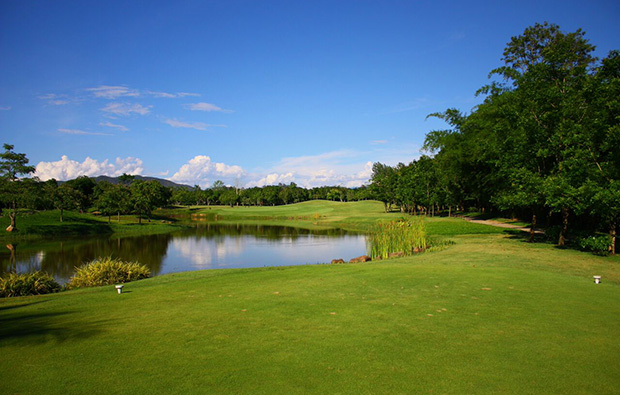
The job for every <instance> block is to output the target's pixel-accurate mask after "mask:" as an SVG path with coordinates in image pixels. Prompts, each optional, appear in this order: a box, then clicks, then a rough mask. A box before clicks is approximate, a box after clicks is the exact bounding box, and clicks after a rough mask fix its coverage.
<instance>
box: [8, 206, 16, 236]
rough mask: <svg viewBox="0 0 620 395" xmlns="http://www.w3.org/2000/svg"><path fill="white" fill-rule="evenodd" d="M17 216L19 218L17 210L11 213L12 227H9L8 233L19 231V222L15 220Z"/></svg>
mask: <svg viewBox="0 0 620 395" xmlns="http://www.w3.org/2000/svg"><path fill="white" fill-rule="evenodd" d="M16 216H17V213H16V212H15V210H13V211H11V212H10V213H9V218H10V219H11V225H9V227H8V228H7V231H9V232H15V231H16V230H17V220H16V219H15V217H16ZM9 229H10V230H9Z"/></svg>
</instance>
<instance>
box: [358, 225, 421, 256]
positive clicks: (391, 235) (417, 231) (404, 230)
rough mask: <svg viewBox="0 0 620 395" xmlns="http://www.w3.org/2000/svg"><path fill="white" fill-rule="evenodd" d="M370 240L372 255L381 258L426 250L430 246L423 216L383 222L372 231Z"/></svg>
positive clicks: (369, 236)
mask: <svg viewBox="0 0 620 395" xmlns="http://www.w3.org/2000/svg"><path fill="white" fill-rule="evenodd" d="M368 240H369V250H370V256H371V257H372V258H381V259H384V258H388V257H389V255H390V254H393V253H403V254H404V255H411V254H413V253H415V252H420V251H424V250H425V249H426V248H427V246H428V240H427V236H426V228H425V226H424V220H423V219H422V218H421V217H413V218H401V219H399V220H396V221H389V222H381V223H379V224H378V225H377V226H376V227H374V228H373V229H372V230H371V231H370V233H369V235H368Z"/></svg>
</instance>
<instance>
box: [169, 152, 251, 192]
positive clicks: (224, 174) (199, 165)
mask: <svg viewBox="0 0 620 395" xmlns="http://www.w3.org/2000/svg"><path fill="white" fill-rule="evenodd" d="M245 174H246V172H245V170H243V168H241V166H236V165H227V164H225V163H214V162H212V161H211V158H210V157H208V156H205V155H197V156H195V157H194V158H192V159H190V161H189V162H188V163H186V164H184V165H183V166H181V168H180V169H179V171H177V172H176V173H174V174H173V175H172V177H170V178H169V180H170V181H174V182H178V183H182V184H189V185H194V184H197V185H200V186H201V187H208V186H210V185H211V184H213V182H214V181H216V180H222V181H224V182H225V183H228V184H232V181H234V180H236V179H239V178H241V177H243V176H244V175H245Z"/></svg>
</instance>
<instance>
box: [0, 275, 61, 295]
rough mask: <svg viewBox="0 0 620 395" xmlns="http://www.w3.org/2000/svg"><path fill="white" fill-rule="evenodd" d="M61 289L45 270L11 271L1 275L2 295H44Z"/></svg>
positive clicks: (0, 286) (0, 290)
mask: <svg viewBox="0 0 620 395" xmlns="http://www.w3.org/2000/svg"><path fill="white" fill-rule="evenodd" d="M60 290H61V286H60V285H59V284H58V283H57V282H56V281H54V278H52V276H50V275H49V274H47V273H44V272H39V271H36V272H31V273H23V274H16V273H9V274H6V275H4V276H2V277H0V297H1V298H7V297H13V296H28V295H43V294H48V293H53V292H58V291H60Z"/></svg>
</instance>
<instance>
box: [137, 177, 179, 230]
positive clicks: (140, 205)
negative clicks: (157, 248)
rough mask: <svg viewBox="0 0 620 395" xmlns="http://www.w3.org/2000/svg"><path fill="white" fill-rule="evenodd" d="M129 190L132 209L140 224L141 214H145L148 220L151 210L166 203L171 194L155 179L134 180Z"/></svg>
mask: <svg viewBox="0 0 620 395" xmlns="http://www.w3.org/2000/svg"><path fill="white" fill-rule="evenodd" d="M130 191H131V202H132V207H133V211H134V213H135V214H136V215H137V216H138V223H139V224H142V215H146V216H147V217H148V218H149V221H150V215H151V212H152V211H153V210H154V209H155V208H156V207H162V206H164V205H165V204H167V202H168V199H169V198H170V194H171V193H170V190H169V189H167V188H165V187H164V186H162V185H161V184H160V183H159V182H157V181H134V182H133V183H132V184H131V186H130Z"/></svg>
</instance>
